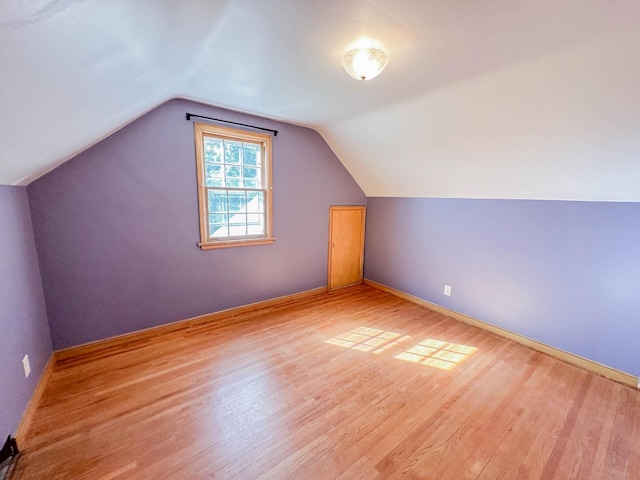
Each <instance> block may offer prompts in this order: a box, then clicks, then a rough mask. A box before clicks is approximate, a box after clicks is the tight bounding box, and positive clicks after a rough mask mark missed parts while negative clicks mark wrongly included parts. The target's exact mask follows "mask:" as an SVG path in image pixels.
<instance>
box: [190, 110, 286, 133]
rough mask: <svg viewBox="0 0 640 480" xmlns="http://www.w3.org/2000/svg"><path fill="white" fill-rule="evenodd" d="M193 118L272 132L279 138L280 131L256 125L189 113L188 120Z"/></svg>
mask: <svg viewBox="0 0 640 480" xmlns="http://www.w3.org/2000/svg"><path fill="white" fill-rule="evenodd" d="M191 117H197V118H204V119H205V120H212V121H214V122H222V123H229V124H231V125H239V126H241V127H249V128H255V129H256V130H263V131H265V132H272V133H273V136H274V137H277V136H278V130H273V129H271V128H263V127H256V126H255V125H247V124H246V123H238V122H231V121H229V120H222V119H220V118H211V117H203V116H202V115H195V114H193V113H187V120H188V121H191Z"/></svg>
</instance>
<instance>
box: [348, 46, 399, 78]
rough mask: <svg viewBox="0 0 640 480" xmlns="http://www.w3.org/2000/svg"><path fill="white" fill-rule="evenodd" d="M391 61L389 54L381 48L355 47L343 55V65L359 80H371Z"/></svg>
mask: <svg viewBox="0 0 640 480" xmlns="http://www.w3.org/2000/svg"><path fill="white" fill-rule="evenodd" d="M388 62H389V56H388V55H387V54H386V53H385V52H383V51H382V50H380V49H377V48H373V47H367V48H354V49H353V50H349V51H348V52H347V53H345V54H344V57H342V66H343V67H344V69H345V70H346V71H347V73H348V74H349V75H351V76H352V77H353V78H356V79H358V80H371V79H372V78H375V77H377V76H378V75H380V72H382V71H383V70H384V68H385V67H386V66H387V63H388Z"/></svg>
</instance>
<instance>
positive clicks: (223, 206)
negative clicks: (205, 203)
mask: <svg viewBox="0 0 640 480" xmlns="http://www.w3.org/2000/svg"><path fill="white" fill-rule="evenodd" d="M208 194H209V212H210V213H214V212H227V211H228V210H227V192H226V191H225V190H209V192H208Z"/></svg>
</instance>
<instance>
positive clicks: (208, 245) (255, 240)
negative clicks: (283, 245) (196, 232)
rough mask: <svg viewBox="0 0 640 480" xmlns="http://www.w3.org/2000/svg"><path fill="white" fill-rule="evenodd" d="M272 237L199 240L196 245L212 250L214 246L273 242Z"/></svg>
mask: <svg viewBox="0 0 640 480" xmlns="http://www.w3.org/2000/svg"><path fill="white" fill-rule="evenodd" d="M275 240H276V239H275V238H274V237H269V238H250V239H247V240H220V241H217V242H201V243H198V246H199V247H200V248H201V249H202V250H213V249H216V248H230V247H251V246H254V245H269V244H271V243H273V242H275Z"/></svg>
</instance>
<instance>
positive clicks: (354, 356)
mask: <svg viewBox="0 0 640 480" xmlns="http://www.w3.org/2000/svg"><path fill="white" fill-rule="evenodd" d="M242 318H243V319H244V320H246V321H243V322H241V323H237V324H234V325H229V326H223V327H217V328H214V327H212V326H210V325H199V326H196V327H189V328H185V329H182V330H178V331H175V332H172V333H170V334H166V335H162V336H157V337H153V338H149V339H146V340H144V341H142V340H137V341H132V342H131V343H129V344H125V345H120V346H118V347H115V348H110V347H108V345H107V346H105V348H104V349H101V350H98V351H95V352H92V353H89V354H86V355H83V356H80V357H76V358H70V359H66V360H63V361H60V362H59V363H58V364H57V365H56V367H55V369H54V371H53V373H52V376H51V380H50V382H49V384H48V386H47V388H46V390H45V392H44V394H43V397H42V402H41V404H40V406H39V408H38V410H37V411H36V413H35V415H34V423H33V426H32V429H31V431H30V432H29V434H28V436H27V441H26V444H25V445H22V446H21V447H22V448H23V454H22V455H21V456H20V457H19V460H18V464H17V466H16V469H15V472H14V475H13V478H14V479H47V480H53V479H70V478H71V479H100V480H107V479H111V480H113V479H129V478H132V479H142V480H144V479H169V478H170V479H208V478H220V479H293V478H300V479H349V480H353V479H388V478H406V479H416V478H424V479H456V480H457V479H544V480H549V479H580V480H587V479H598V480H601V479H637V478H640V392H638V391H636V390H633V389H631V388H628V387H625V386H623V385H620V384H617V383H615V382H613V381H610V380H607V379H604V378H602V377H598V376H596V375H594V374H592V373H589V372H587V371H585V370H581V369H579V368H577V367H573V366H570V365H567V364H564V363H562V362H560V361H558V360H555V359H553V358H550V357H548V356H546V355H544V354H541V353H539V352H536V351H534V350H531V349H529V348H526V347H523V346H521V345H518V344H516V343H514V342H512V341H509V340H506V339H503V338H500V337H497V336H495V335H493V334H490V333H487V332H485V331H482V330H479V329H477V328H474V327H471V326H468V325H465V324H462V323H460V322H457V321H455V320H452V319H448V318H447V317H444V316H442V315H440V314H438V313H434V312H431V311H429V310H425V309H423V308H421V307H419V306H417V305H414V304H411V303H408V302H406V301H404V300H401V299H399V298H396V297H394V296H391V295H388V294H386V293H383V292H380V291H378V290H375V289H373V288H371V287H365V286H357V287H352V288H348V289H345V290H339V291H335V292H332V293H328V294H326V295H322V296H319V297H315V298H312V299H307V300H302V301H300V302H296V303H294V304H291V305H289V306H287V307H285V308H268V309H264V310H262V311H260V312H256V313H254V314H246V315H244V316H243V317H242Z"/></svg>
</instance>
